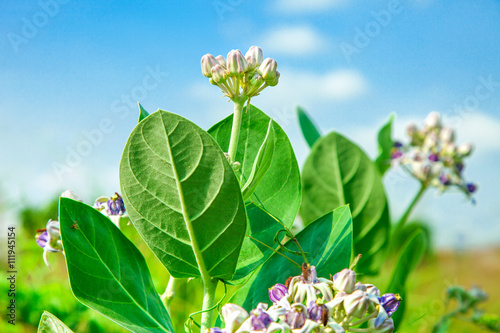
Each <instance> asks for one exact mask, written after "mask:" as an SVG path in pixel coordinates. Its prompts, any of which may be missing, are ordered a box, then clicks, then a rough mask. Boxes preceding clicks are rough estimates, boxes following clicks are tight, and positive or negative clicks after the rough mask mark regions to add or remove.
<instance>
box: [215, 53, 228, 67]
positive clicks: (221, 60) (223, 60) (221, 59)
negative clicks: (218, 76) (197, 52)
mask: <svg viewBox="0 0 500 333" xmlns="http://www.w3.org/2000/svg"><path fill="white" fill-rule="evenodd" d="M215 60H217V62H218V63H219V65H221V66H222V68H224V69H226V58H224V57H223V56H221V55H218V56H217V57H215Z"/></svg>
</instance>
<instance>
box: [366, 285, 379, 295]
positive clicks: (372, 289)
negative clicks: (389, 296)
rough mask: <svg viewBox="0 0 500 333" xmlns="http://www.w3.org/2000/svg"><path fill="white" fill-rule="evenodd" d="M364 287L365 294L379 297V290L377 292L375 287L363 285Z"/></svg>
mask: <svg viewBox="0 0 500 333" xmlns="http://www.w3.org/2000/svg"><path fill="white" fill-rule="evenodd" d="M365 286H366V292H367V293H368V294H370V295H373V296H377V297H378V296H380V290H378V288H377V287H375V286H374V285H373V284H365Z"/></svg>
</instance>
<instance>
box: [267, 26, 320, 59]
mask: <svg viewBox="0 0 500 333" xmlns="http://www.w3.org/2000/svg"><path fill="white" fill-rule="evenodd" d="M327 44H328V42H327V41H326V40H325V38H324V37H323V36H321V35H320V34H319V33H318V32H317V31H315V30H314V29H312V28H311V27H309V26H296V27H282V28H278V29H276V30H273V31H270V32H268V33H267V34H266V35H265V36H264V40H263V43H262V45H263V49H264V50H265V51H266V53H267V52H269V53H272V54H287V55H295V56H306V55H311V54H316V53H319V52H321V50H322V49H324V48H325V46H326V45H327Z"/></svg>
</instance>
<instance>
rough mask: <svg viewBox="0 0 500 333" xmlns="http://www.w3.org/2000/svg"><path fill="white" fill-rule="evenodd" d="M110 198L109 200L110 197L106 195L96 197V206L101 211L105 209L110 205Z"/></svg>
mask: <svg viewBox="0 0 500 333" xmlns="http://www.w3.org/2000/svg"><path fill="white" fill-rule="evenodd" d="M108 200H109V198H108V197H104V196H103V197H99V198H97V199H95V202H94V208H95V209H97V210H98V211H100V212H101V211H103V210H104V209H106V207H107V205H108Z"/></svg>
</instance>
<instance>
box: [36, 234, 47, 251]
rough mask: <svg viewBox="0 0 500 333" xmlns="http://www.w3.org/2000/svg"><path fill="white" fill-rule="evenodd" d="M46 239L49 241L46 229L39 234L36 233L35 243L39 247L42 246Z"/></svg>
mask: <svg viewBox="0 0 500 333" xmlns="http://www.w3.org/2000/svg"><path fill="white" fill-rule="evenodd" d="M48 241H49V234H48V233H47V231H44V232H42V233H41V234H38V235H36V243H37V244H38V246H40V247H41V248H44V247H45V245H46V244H47V242H48Z"/></svg>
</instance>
